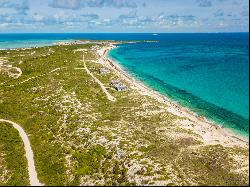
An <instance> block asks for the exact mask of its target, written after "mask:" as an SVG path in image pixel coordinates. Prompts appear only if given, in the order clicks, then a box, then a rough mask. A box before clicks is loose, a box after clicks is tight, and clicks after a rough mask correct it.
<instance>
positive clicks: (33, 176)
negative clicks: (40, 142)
mask: <svg viewBox="0 0 250 187" xmlns="http://www.w3.org/2000/svg"><path fill="white" fill-rule="evenodd" d="M0 122H4V123H9V124H11V125H12V126H13V127H14V128H15V129H16V130H17V131H18V132H19V135H20V137H21V139H22V141H23V144H24V149H25V156H26V159H27V161H28V173H29V181H30V185H31V186H43V184H41V183H40V182H39V180H38V178H37V172H36V168H35V164H34V156H33V151H32V149H31V146H30V141H29V138H28V136H27V134H26V133H25V131H24V130H23V128H22V127H21V126H20V125H18V124H16V123H15V122H12V121H9V120H5V119H0Z"/></svg>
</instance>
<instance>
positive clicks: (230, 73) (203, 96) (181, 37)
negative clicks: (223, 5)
mask: <svg viewBox="0 0 250 187" xmlns="http://www.w3.org/2000/svg"><path fill="white" fill-rule="evenodd" d="M154 38H155V40H159V42H158V43H137V44H123V45H119V46H118V48H115V49H114V50H112V51H111V52H110V53H109V57H110V58H111V59H113V60H115V61H116V62H117V63H119V64H120V65H121V67H122V68H123V69H124V70H125V71H127V72H129V73H130V74H131V75H132V76H133V77H135V78H136V79H138V80H140V81H141V82H143V83H144V84H146V85H147V86H148V87H150V88H152V89H154V90H156V91H158V92H160V93H161V94H163V95H165V96H167V97H169V98H171V99H173V100H174V101H176V102H177V103H179V104H180V105H182V106H185V107H188V108H189V109H191V110H192V111H194V112H196V113H198V114H200V115H203V116H205V117H206V118H207V119H209V120H210V121H213V122H216V123H217V124H219V125H220V126H222V127H225V128H228V129H230V130H233V131H234V132H236V133H237V134H241V135H243V136H245V137H249V52H248V50H249V44H248V34H247V33H237V34H236V33H230V34H158V35H154Z"/></svg>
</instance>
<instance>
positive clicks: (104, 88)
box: [82, 55, 116, 102]
mask: <svg viewBox="0 0 250 187" xmlns="http://www.w3.org/2000/svg"><path fill="white" fill-rule="evenodd" d="M82 60H83V64H84V68H85V70H86V72H87V73H88V74H89V75H90V76H91V77H92V78H93V79H94V80H95V82H96V83H98V84H99V85H100V86H101V89H102V91H103V92H104V93H105V94H106V96H107V98H108V100H110V101H113V102H115V101H116V98H115V97H113V96H112V95H111V94H110V93H109V92H108V91H107V89H106V87H105V86H104V85H103V84H102V82H101V81H99V79H97V78H96V77H95V76H94V75H93V74H92V73H91V72H90V71H89V69H88V68H87V66H86V63H85V61H84V55H83V56H82Z"/></svg>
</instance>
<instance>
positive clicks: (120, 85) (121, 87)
mask: <svg viewBox="0 0 250 187" xmlns="http://www.w3.org/2000/svg"><path fill="white" fill-rule="evenodd" d="M110 84H111V85H112V86H113V87H114V88H115V89H116V90H117V91H127V90H128V87H127V86H126V85H124V84H123V83H122V82H121V81H120V80H111V81H110Z"/></svg>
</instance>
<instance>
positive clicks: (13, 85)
mask: <svg viewBox="0 0 250 187" xmlns="http://www.w3.org/2000/svg"><path fill="white" fill-rule="evenodd" d="M61 69H66V67H62V68H56V69H53V70H51V71H49V72H48V73H44V74H41V75H37V76H34V77H30V78H28V79H26V80H24V81H22V82H19V83H17V84H12V85H8V86H7V87H15V86H18V85H21V84H23V83H25V82H28V81H30V80H33V79H36V78H39V77H44V76H45V75H47V74H51V73H54V72H56V71H59V70H61ZM5 83H6V81H5V82H3V83H1V84H0V85H4V84H5Z"/></svg>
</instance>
